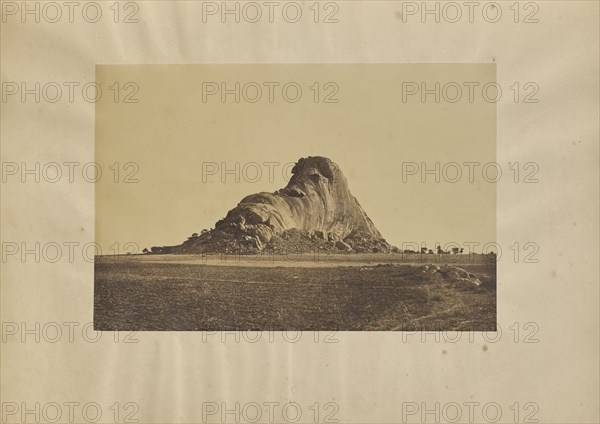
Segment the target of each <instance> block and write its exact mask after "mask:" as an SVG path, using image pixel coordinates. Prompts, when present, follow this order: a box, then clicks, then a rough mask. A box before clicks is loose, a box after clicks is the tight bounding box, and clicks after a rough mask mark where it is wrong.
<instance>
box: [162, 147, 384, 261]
mask: <svg viewBox="0 0 600 424" xmlns="http://www.w3.org/2000/svg"><path fill="white" fill-rule="evenodd" d="M315 248H319V249H324V250H332V251H343V252H359V253H366V252H369V253H370V252H389V251H391V249H392V246H390V245H389V244H388V243H387V242H386V241H385V240H384V239H383V237H382V236H381V234H380V233H379V231H378V230H377V228H375V225H374V224H373V222H372V221H371V219H369V217H368V216H367V214H366V213H365V212H364V210H363V209H362V207H361V206H360V204H359V203H358V201H357V200H356V198H355V197H354V196H352V194H351V193H350V189H349V188H348V182H347V181H346V178H345V177H344V175H343V173H342V171H341V170H340V169H339V167H338V166H337V165H336V164H335V163H334V162H333V161H331V160H330V159H328V158H325V157H320V156H314V157H308V158H303V159H300V160H299V161H298V162H297V163H296V165H295V166H294V168H293V169H292V178H291V179H290V181H289V183H288V185H287V186H286V187H285V188H283V189H281V190H278V191H276V192H275V193H264V192H263V193H257V194H251V195H249V196H246V197H245V198H244V199H242V201H241V202H240V203H239V204H238V205H237V206H236V207H235V208H233V209H232V210H230V211H229V212H228V213H227V216H225V218H223V219H221V220H220V221H218V222H217V223H216V224H215V228H214V229H212V230H210V231H208V232H205V233H204V234H201V235H197V236H194V237H191V238H190V239H189V240H187V241H186V242H184V243H183V244H182V245H180V246H173V247H170V248H162V249H167V250H166V251H162V253H201V252H218V253H227V252H239V253H257V252H261V251H263V250H266V249H273V250H276V251H280V252H284V253H285V252H289V251H294V252H295V253H297V252H304V251H311V250H314V249H315Z"/></svg>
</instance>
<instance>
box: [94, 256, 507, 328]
mask: <svg viewBox="0 0 600 424" xmlns="http://www.w3.org/2000/svg"><path fill="white" fill-rule="evenodd" d="M400 256H404V257H403V258H401V257H400ZM443 256H446V257H443ZM452 256H454V255H452ZM293 259H294V260H265V259H264V258H263V259H262V260H261V259H260V258H258V257H238V259H235V258H224V259H223V258H222V257H221V258H220V257H218V256H212V257H200V256H191V255H186V256H183V255H181V256H180V255H145V256H138V255H133V256H127V257H123V256H119V257H99V258H97V260H96V264H95V299H94V323H95V328H96V329H98V330H138V331H141V330H148V331H156V330H171V331H189V330H205V331H215V330H307V331H311V330H312V331H318V330H347V331H350V330H352V331H356V330H367V331H383V330H388V331H389V330H395V331H402V330H403V331H414V330H417V331H419V330H423V331H424V330H433V331H436V330H437V331H441V330H448V331H450V330H459V331H462V330H465V331H467V330H469V331H495V329H496V264H495V262H494V261H490V260H488V259H487V258H485V257H482V256H481V255H479V257H477V256H474V257H470V259H469V258H466V255H465V257H463V258H458V256H457V257H453V258H451V257H449V255H440V256H439V257H438V255H418V254H416V255H408V256H406V255H397V256H396V255H335V256H328V257H326V258H316V257H315V255H307V256H303V257H299V256H297V257H295V258H293ZM317 259H319V260H317ZM325 259H326V260H325ZM426 261H427V262H426ZM449 261H450V262H451V265H444V264H445V263H448V262H449ZM426 263H427V264H429V265H425V264H426ZM436 269H438V270H437V271H436ZM456 269H459V270H460V272H461V273H465V272H466V273H467V274H469V275H470V276H472V277H473V278H472V279H471V280H472V281H469V280H466V279H460V278H456V277H455V274H456V272H454V270H456ZM450 271H452V272H450ZM476 282H483V283H482V284H481V285H477V284H476Z"/></svg>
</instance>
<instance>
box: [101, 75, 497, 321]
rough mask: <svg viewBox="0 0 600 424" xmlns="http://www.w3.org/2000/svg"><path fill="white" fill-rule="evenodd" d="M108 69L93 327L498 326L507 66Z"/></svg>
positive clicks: (102, 77) (105, 79)
mask: <svg viewBox="0 0 600 424" xmlns="http://www.w3.org/2000/svg"><path fill="white" fill-rule="evenodd" d="M96 72H97V75H96V77H97V78H98V79H99V80H100V81H107V83H108V82H110V81H116V83H117V84H120V85H121V86H123V87H126V86H127V81H130V80H132V81H138V84H139V87H140V88H139V96H140V98H141V97H142V96H143V103H136V102H131V103H116V102H113V101H112V99H110V100H108V101H105V102H102V101H100V102H98V103H97V105H96V161H97V162H98V163H100V164H104V165H105V166H104V167H105V168H108V166H107V165H108V164H111V165H110V171H109V172H111V175H114V177H115V178H114V179H112V178H105V179H103V180H101V181H99V182H98V183H97V184H96V240H97V242H98V245H99V251H98V252H97V253H98V254H97V256H96V257H95V265H94V284H95V289H94V325H95V328H96V329H98V330H159V331H187V330H197V331H200V330H203V331H215V330H314V331H317V330H321V331H323V330H340V331H425V330H428V331H429V330H437V331H442V330H446V331H449V330H454V331H469V330H470V331H473V330H474V331H495V329H496V290H497V288H496V281H497V275H496V263H497V260H498V256H499V255H498V253H499V252H498V247H497V245H496V243H495V241H496V240H495V205H496V202H495V195H496V189H495V183H496V180H497V179H498V178H500V173H501V170H500V171H499V170H498V168H499V165H497V164H496V163H495V162H494V160H495V128H496V126H495V111H496V109H495V103H494V102H490V101H488V100H487V98H486V96H488V94H487V92H488V91H489V87H490V86H493V85H495V84H496V82H495V66H494V65H493V64H465V65H444V64H431V65H377V64H375V65H352V64H349V65H214V66H211V65H187V66H176V65H169V66H160V65H156V66H108V65H107V66H97V68H96ZM240 76H243V77H244V78H240ZM441 77H443V78H445V81H447V82H445V83H444V84H443V85H441V84H440V83H439V82H435V81H439V80H440V78H441ZM484 87H487V88H484ZM494 89H495V90H498V88H497V87H496V88H494ZM469 90H470V92H469ZM477 90H478V91H477ZM463 91H464V92H463ZM132 93H133V92H132ZM446 97H448V98H451V99H453V103H448V102H444V101H442V102H440V99H442V100H443V99H444V98H446ZM132 99H133V100H137V98H136V97H133V96H132ZM131 157H136V158H137V160H136V162H130V161H129V158H131ZM465 157H466V158H468V159H469V161H465V160H464V158H465ZM342 164H343V166H342ZM500 169H501V168H500ZM115 170H118V171H120V173H119V174H118V173H116V172H115Z"/></svg>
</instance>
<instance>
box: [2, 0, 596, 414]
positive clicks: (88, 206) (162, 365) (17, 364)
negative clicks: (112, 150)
mask: <svg viewBox="0 0 600 424" xmlns="http://www.w3.org/2000/svg"><path fill="white" fill-rule="evenodd" d="M5 3H9V2H3V5H4V4H5ZM33 3H34V2H31V4H33ZM337 3H338V5H339V7H340V11H339V14H338V16H339V19H340V22H338V23H335V24H323V23H319V24H315V23H313V22H311V21H310V20H309V19H307V20H302V21H301V22H300V23H297V24H289V23H287V22H285V21H282V20H276V21H275V22H274V23H262V24H257V25H249V24H246V23H239V24H222V23H220V22H219V21H209V22H207V23H203V22H202V18H201V13H200V12H201V3H200V2H194V1H180V2H153V1H145V2H138V3H137V4H138V6H139V12H138V17H139V19H140V22H139V23H137V24H124V23H115V22H114V21H113V20H112V16H111V15H110V14H109V13H110V10H109V9H108V7H109V5H110V4H112V2H98V4H100V5H101V8H102V9H103V13H104V14H103V18H102V19H101V20H100V21H99V22H97V23H94V24H91V23H87V22H85V21H84V20H83V19H81V18H80V17H81V15H79V14H77V13H76V14H75V15H74V16H75V18H74V22H73V23H69V22H68V20H65V19H63V20H61V21H60V22H58V23H55V24H50V23H47V22H41V23H39V24H36V23H34V22H31V21H29V23H25V24H23V23H21V22H20V21H19V19H18V18H17V19H13V17H9V18H8V19H7V22H3V23H2V30H1V38H2V50H1V53H2V61H1V75H2V81H3V82H7V81H8V82H14V81H16V82H21V81H26V82H29V83H33V82H36V81H39V82H41V83H42V84H44V83H46V82H52V81H56V82H61V83H62V82H81V83H82V84H84V83H86V82H90V81H93V80H94V69H95V65H96V64H119V63H121V64H144V63H154V64H170V63H182V64H183V63H490V62H495V63H497V66H498V68H497V77H498V83H499V84H501V85H502V86H505V85H511V84H512V83H513V82H515V81H520V82H528V81H534V82H535V83H537V84H538V85H539V87H540V92H539V99H540V102H539V103H537V104H523V103H518V104H515V103H513V102H508V101H506V102H500V103H499V104H498V109H497V110H498V120H497V122H498V138H497V142H498V152H497V158H498V159H497V160H498V162H500V163H506V162H508V161H514V160H519V161H522V162H527V161H535V162H537V163H538V164H539V166H540V174H539V175H540V182H539V183H538V184H536V185H534V186H527V185H523V184H521V185H519V184H517V185H515V184H511V183H510V181H508V180H505V181H503V182H502V183H501V184H499V186H498V210H497V219H498V226H497V231H498V242H499V243H500V244H501V245H511V244H512V243H513V242H514V241H515V240H517V241H521V242H524V241H534V242H536V243H538V244H539V246H540V252H539V254H538V257H539V263H537V264H524V263H516V264H515V263H510V262H508V261H500V263H499V274H498V275H499V282H500V283H499V289H498V312H499V324H500V326H501V328H503V329H504V332H503V333H502V335H501V336H500V339H499V340H498V341H497V342H495V343H494V342H493V341H494V340H495V339H494V337H496V336H495V335H493V334H487V335H482V334H480V333H475V334H474V336H473V337H474V338H473V341H471V340H469V338H467V337H464V336H463V337H462V339H461V340H459V341H458V342H456V343H451V342H449V341H448V340H447V338H448V337H447V336H448V335H444V334H441V335H440V334H438V336H439V337H441V339H440V341H439V342H437V341H436V340H435V337H436V335H435V334H433V333H431V334H428V335H418V334H417V335H413V334H402V333H362V334H358V333H338V334H336V335H335V336H333V337H334V339H333V340H335V341H336V342H335V343H324V341H325V340H324V335H323V334H320V335H317V338H318V340H319V342H318V343H315V342H314V339H313V337H314V335H313V334H304V335H303V336H302V337H301V338H300V340H299V341H298V342H296V343H293V342H290V341H289V340H290V339H293V335H288V340H285V339H284V338H283V336H282V335H281V334H275V335H273V336H272V338H271V339H270V338H269V337H268V335H263V337H262V338H261V339H260V340H259V341H258V342H256V343H251V342H248V340H247V337H242V338H241V340H240V342H239V343H236V342H235V340H234V338H235V335H223V334H218V335H208V334H205V335H204V336H203V335H202V334H199V333H173V334H166V333H161V334H158V333H138V334H136V335H133V336H130V340H127V341H135V340H137V342H136V343H124V341H125V340H123V338H124V336H125V335H123V334H117V336H116V337H118V341H117V342H115V338H114V337H115V335H114V334H112V333H108V334H102V336H101V339H100V340H99V341H97V342H95V343H94V342H92V341H91V338H92V337H94V336H96V335H95V334H94V333H93V331H91V330H90V331H89V333H88V334H86V333H82V328H83V327H84V326H85V324H86V323H90V322H91V321H92V310H93V264H91V263H89V262H86V261H84V260H81V257H79V258H78V259H77V258H76V260H74V262H73V263H69V261H68V260H64V258H62V259H61V260H60V261H58V262H57V263H54V264H52V263H48V262H44V261H41V262H40V263H39V264H38V263H35V262H32V261H31V259H29V260H28V261H25V262H24V263H22V262H21V261H20V260H18V259H17V260H7V261H6V262H3V263H2V304H1V306H2V322H3V336H5V337H6V341H5V342H3V343H2V359H1V365H2V385H1V389H2V394H1V400H2V402H3V407H5V408H10V406H9V403H11V404H12V403H16V404H17V405H18V406H19V408H20V407H21V406H23V405H22V404H21V403H22V402H24V403H25V405H24V406H25V407H27V408H30V409H31V408H34V407H35V406H34V405H35V403H36V402H39V403H40V408H41V409H42V408H44V407H45V409H44V410H43V411H42V412H44V411H45V413H46V414H50V413H51V410H50V408H51V406H48V405H50V403H52V402H57V403H58V404H60V405H63V406H62V407H61V408H62V412H63V415H65V414H66V413H67V411H68V408H67V407H66V406H64V404H65V403H68V402H79V403H80V405H79V406H74V408H75V421H77V422H82V421H85V420H84V418H88V419H90V418H93V407H90V406H88V409H87V410H86V411H87V414H88V415H86V416H85V417H84V416H83V415H82V413H81V408H82V406H83V405H88V404H89V403H91V402H95V403H96V404H98V405H99V408H100V409H101V411H102V419H101V422H113V421H114V420H113V418H114V417H113V412H114V408H115V407H114V406H113V409H110V408H111V406H112V405H114V404H115V402H118V403H119V405H117V406H116V408H117V409H119V410H120V411H121V414H120V416H119V420H120V421H121V422H122V421H123V420H124V412H123V411H125V405H126V404H127V403H128V402H132V403H135V404H136V405H137V406H138V407H139V410H138V411H137V414H136V415H135V418H137V419H138V420H139V422H144V423H170V422H182V423H183V422H202V407H203V403H204V405H205V407H206V405H207V403H209V402H212V403H215V404H216V405H218V407H221V406H224V407H226V408H229V409H232V408H234V407H235V403H236V402H239V403H240V405H241V407H243V406H247V405H249V404H250V403H252V402H256V403H259V404H264V403H265V402H278V403H279V405H283V404H286V403H288V402H295V403H296V404H298V405H300V407H301V409H302V412H303V418H302V420H301V422H310V421H311V420H312V418H313V417H312V413H313V411H312V410H310V409H309V408H310V406H311V405H314V404H315V402H318V403H319V407H318V408H320V409H321V410H323V409H324V406H323V405H325V404H326V403H328V402H334V403H335V404H336V405H338V406H339V411H338V412H337V414H336V416H335V418H337V419H339V421H340V422H348V423H375V422H378V423H396V422H402V420H403V417H402V411H403V408H404V409H406V408H407V405H408V402H410V403H411V404H412V403H415V404H416V405H417V406H418V407H419V408H428V409H432V408H435V404H436V402H439V403H440V405H441V406H440V408H441V413H440V415H441V416H439V417H435V416H429V417H428V419H429V420H430V422H431V421H435V420H436V419H438V420H439V421H441V420H442V419H443V418H444V416H443V413H444V411H445V413H446V418H448V417H449V416H448V415H447V414H450V412H451V411H450V409H448V408H450V407H452V406H451V405H452V403H457V404H459V405H461V406H460V408H461V411H462V414H463V416H462V418H461V422H468V420H467V417H466V415H465V414H466V412H467V411H468V408H467V407H465V406H464V405H465V403H468V402H477V403H479V406H478V408H480V409H478V410H477V409H476V412H477V411H479V415H476V416H475V419H476V420H477V419H478V420H484V422H485V419H490V418H493V414H492V412H493V410H492V409H489V410H488V412H489V415H487V416H486V417H483V418H482V415H481V407H482V406H483V405H488V404H490V403H495V404H497V405H499V407H500V408H501V410H502V412H503V415H502V417H501V419H500V422H513V421H514V417H513V415H512V414H513V410H514V409H510V408H511V406H512V407H513V408H514V405H515V402H518V405H517V406H516V407H517V408H518V409H520V411H521V414H520V417H519V419H520V420H521V421H523V420H524V416H525V414H526V413H527V412H530V411H531V410H532V409H531V408H532V406H531V405H532V404H533V408H534V409H535V408H536V407H539V411H538V412H537V414H536V416H535V417H536V418H537V419H538V420H539V421H540V422H544V423H566V422H577V423H593V422H598V419H599V416H598V395H599V392H598V354H599V352H598V253H599V252H598V48H599V45H598V40H599V37H598V8H599V6H598V3H597V2H592V1H573V2H566V1H565V2H563V1H540V2H535V3H536V4H537V5H538V6H539V12H538V13H537V17H538V18H539V22H538V23H532V24H524V23H519V24H515V23H514V22H512V15H509V14H508V13H509V10H508V7H509V4H511V3H510V2H509V3H505V2H501V3H498V4H499V5H500V6H501V8H502V10H503V12H504V13H506V15H504V16H506V17H507V19H506V20H504V19H503V20H501V21H500V22H498V23H496V24H491V23H488V22H485V21H484V20H482V19H476V21H475V22H474V23H468V22H465V21H461V22H459V23H456V24H450V23H448V22H440V23H439V24H435V23H431V22H430V23H428V24H427V23H426V24H423V23H421V22H420V21H419V19H418V18H416V19H412V18H411V19H410V20H407V22H403V21H402V18H403V15H402V13H401V12H402V7H403V6H402V2H391V1H363V2H361V1H345V2H343V1H340V2H337ZM305 6H306V5H305ZM32 7H33V6H32ZM306 7H307V6H306ZM1 135H2V162H18V163H20V162H42V163H43V162H48V161H55V162H68V161H79V162H81V163H86V162H92V161H93V160H94V104H92V103H87V102H85V101H82V100H81V99H80V98H79V99H76V101H74V102H73V103H69V102H58V103H55V104H49V103H46V102H40V103H35V102H31V101H29V102H26V103H21V102H20V101H19V100H16V101H14V100H9V101H7V102H5V103H2V133H1ZM93 228H94V191H93V186H91V185H90V184H89V183H85V182H83V181H81V180H79V181H78V182H75V183H73V184H69V183H64V182H61V183H57V184H55V185H49V184H44V183H40V184H35V183H25V184H21V183H15V182H14V181H13V182H7V183H6V184H3V187H2V241H3V242H18V243H21V242H27V243H29V244H33V243H35V242H40V243H42V244H44V243H49V242H57V243H64V242H65V241H68V242H79V243H81V244H82V245H83V244H85V243H88V242H91V241H93V239H94V237H93V232H94V230H93ZM79 253H81V252H79ZM36 322H37V323H40V324H39V325H40V327H39V328H40V330H39V331H36V327H35V323H36ZM6 323H18V324H19V325H20V323H26V325H28V327H27V328H29V329H31V328H33V329H34V331H33V335H29V336H26V339H25V342H21V339H20V336H21V334H20V333H19V334H17V335H10V334H9V333H11V332H12V330H11V328H12V327H6V326H5V325H4V324H6ZM49 323H57V324H58V326H59V327H60V328H62V331H63V333H62V335H61V336H60V337H59V338H58V340H57V341H56V343H50V342H48V340H49V339H50V338H52V337H53V334H54V333H53V332H52V331H53V329H55V327H53V326H52V325H50V326H48V324H49ZM65 323H78V324H77V325H75V324H68V326H67V325H66V324H65ZM514 323H518V324H517V326H518V327H520V328H521V333H520V335H519V336H518V338H517V341H516V342H515V338H514V332H511V331H510V330H509V329H508V328H509V327H510V326H511V325H514ZM527 323H534V324H535V325H536V326H537V328H539V331H538V332H537V335H536V336H535V338H536V339H537V340H538V342H537V343H525V342H524V334H523V331H525V330H524V326H525V325H527ZM69 326H71V327H69ZM44 328H45V329H46V330H43V329H44ZM68 328H73V329H74V330H73V333H72V339H70V334H69V331H68ZM46 331H47V332H48V333H46ZM19 332H20V329H19ZM36 333H37V334H36ZM36 335H37V336H38V337H39V338H40V341H39V343H36V341H35V337H36ZM223 338H225V342H223V341H222V339H223ZM71 340H72V342H71ZM271 340H272V341H271ZM333 340H328V341H333ZM484 345H485V347H486V348H485V349H484V347H483V346H484ZM444 352H445V353H444ZM223 402H224V403H225V404H224V405H222V403H223ZM528 403H532V404H528ZM525 404H528V406H527V408H529V409H528V410H525V408H526V407H525ZM448 405H450V406H448ZM280 407H281V406H278V408H280ZM127 408H130V409H128V410H127V411H131V410H132V409H131V408H135V405H134V406H132V405H131V404H128V405H127ZM20 412H21V411H19V413H20ZM246 412H248V410H246ZM291 415H292V414H291V412H290V416H291ZM65 416H66V415H65ZM27 417H28V419H29V420H33V415H29V416H26V418H27ZM477 417H479V418H477ZM228 418H229V419H230V420H232V419H233V417H232V416H229V417H228ZM323 418H324V416H323V414H321V416H320V420H321V421H323ZM420 418H421V417H420V415H415V416H411V417H410V419H411V420H413V421H412V422H418V421H419V420H420ZM426 418H427V417H426ZM484 418H485V419H484ZM213 419H214V417H213ZM216 419H217V422H218V421H219V419H220V417H219V416H216ZM265 419H266V416H263V421H264V420H265ZM11 420H12V421H11ZM15 420H16V421H15ZM266 420H267V421H268V419H266ZM304 420H306V421H304ZM278 421H281V418H279V419H278ZM8 422H21V416H20V415H16V416H11V417H10V420H9V421H8ZM213 422H214V421H213Z"/></svg>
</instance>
